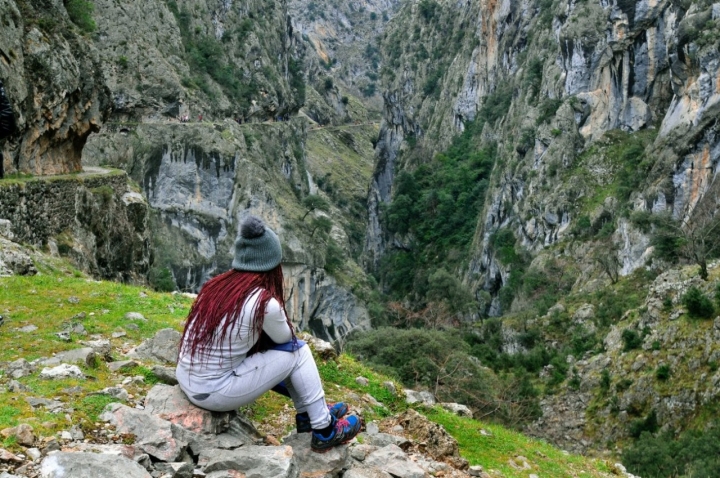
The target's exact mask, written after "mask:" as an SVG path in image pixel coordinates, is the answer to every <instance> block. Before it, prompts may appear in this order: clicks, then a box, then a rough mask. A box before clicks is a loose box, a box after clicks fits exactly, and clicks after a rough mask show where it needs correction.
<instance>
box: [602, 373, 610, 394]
mask: <svg viewBox="0 0 720 478" xmlns="http://www.w3.org/2000/svg"><path fill="white" fill-rule="evenodd" d="M600 389H601V390H603V391H605V392H607V391H608V390H610V372H609V371H608V369H606V368H604V369H603V370H602V372H600Z"/></svg>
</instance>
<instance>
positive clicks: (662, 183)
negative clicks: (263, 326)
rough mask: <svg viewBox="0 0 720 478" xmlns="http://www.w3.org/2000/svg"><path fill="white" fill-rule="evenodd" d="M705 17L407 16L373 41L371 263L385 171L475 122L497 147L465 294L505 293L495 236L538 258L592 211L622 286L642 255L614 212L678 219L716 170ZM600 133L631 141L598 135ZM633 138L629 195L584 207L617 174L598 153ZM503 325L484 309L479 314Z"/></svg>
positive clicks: (559, 12) (607, 8)
mask: <svg viewBox="0 0 720 478" xmlns="http://www.w3.org/2000/svg"><path fill="white" fill-rule="evenodd" d="M713 12H715V13H713ZM718 12H720V10H718V8H717V7H713V6H712V5H710V4H708V3H704V2H692V3H687V4H683V5H678V4H675V3H672V2H650V3H648V2H644V1H639V2H629V3H628V2H624V3H622V2H619V3H608V2H584V3H581V2H569V3H568V2H562V1H555V2H516V1H512V0H507V1H503V2H477V3H462V4H457V3H456V2H443V1H441V2H436V1H433V0H427V1H422V2H419V3H408V4H406V5H404V6H403V8H402V10H401V11H400V12H399V13H398V15H397V16H396V17H395V19H394V20H393V22H392V25H391V26H390V28H388V29H387V31H386V33H385V34H384V36H383V40H382V46H383V53H384V56H383V58H384V61H385V62H384V65H383V79H384V80H385V82H386V84H385V86H386V88H385V92H384V97H385V113H384V120H383V125H382V128H381V134H380V138H379V141H378V149H377V153H378V158H379V159H378V163H377V166H376V169H375V172H374V175H373V182H372V186H371V191H370V195H369V207H370V226H369V229H368V234H367V241H366V251H367V255H368V258H369V263H370V264H377V261H378V258H379V257H381V256H382V255H383V252H384V251H385V250H386V248H387V247H388V243H389V241H390V243H391V242H392V240H393V238H392V236H391V235H389V234H388V233H387V232H385V231H383V228H382V227H381V224H380V219H379V217H380V210H379V205H381V204H386V203H388V202H389V201H390V200H391V198H392V191H393V178H394V175H395V173H396V171H397V170H402V169H403V168H406V169H407V168H410V169H412V168H413V167H415V166H413V164H417V163H418V162H422V161H426V160H427V158H429V157H431V156H432V155H433V154H434V153H435V152H438V151H441V150H442V149H443V148H445V147H447V145H448V144H449V141H450V139H451V138H452V137H453V136H455V135H457V134H459V133H460V132H461V131H463V130H464V129H465V127H466V125H467V124H468V123H469V122H476V123H477V122H480V123H482V124H484V125H485V128H484V130H483V131H482V134H481V135H480V137H479V139H478V140H479V141H480V142H481V143H482V142H484V143H485V144H490V143H492V144H496V145H497V152H498V153H497V154H498V158H497V165H496V167H495V171H494V172H493V180H492V185H491V190H490V193H489V196H488V199H487V201H486V209H485V210H484V211H478V216H479V223H478V227H477V233H476V240H475V245H474V246H473V251H472V254H471V259H470V261H469V264H467V266H466V267H465V268H464V271H458V272H459V273H462V274H464V275H465V277H466V280H467V281H469V282H470V283H471V284H472V285H473V286H474V287H476V288H477V289H478V290H480V289H485V290H488V291H491V292H492V293H494V294H495V293H497V291H499V290H500V289H501V288H502V287H503V286H505V285H506V284H507V279H508V275H509V269H508V267H507V265H503V264H502V263H500V262H498V260H497V258H496V257H495V254H494V251H493V250H492V247H491V245H490V241H489V239H490V236H491V234H493V233H494V232H496V231H498V230H499V229H501V228H509V229H510V230H511V231H512V232H513V233H514V235H515V237H516V238H517V240H518V241H519V243H520V244H522V247H524V248H525V249H528V250H530V251H533V252H534V253H539V252H541V251H543V250H544V249H545V248H547V247H548V246H551V245H553V244H555V243H558V242H559V241H563V240H567V239H570V238H572V237H575V236H576V234H575V235H574V234H573V233H572V231H573V230H574V228H575V227H576V225H577V220H578V219H579V218H581V217H583V216H589V217H590V218H591V219H594V218H597V217H599V216H601V215H602V214H603V211H605V213H606V214H608V215H609V216H611V217H612V218H613V221H614V224H615V230H616V231H617V232H616V236H615V240H614V242H615V244H616V246H617V248H618V249H619V250H620V251H619V253H618V254H619V255H618V257H619V260H621V261H622V262H623V264H624V266H623V269H622V273H623V274H628V273H630V272H632V270H634V269H635V268H637V267H638V266H639V265H641V264H642V263H643V260H642V259H641V258H642V257H643V255H644V254H646V253H647V251H646V250H645V249H646V248H645V247H642V244H644V245H645V246H647V243H648V241H647V239H646V238H645V239H643V238H641V237H640V236H642V234H641V233H640V232H639V231H637V230H634V229H633V226H632V225H630V224H628V223H627V222H623V221H622V220H621V219H619V213H620V209H622V207H624V205H623V204H622V203H624V201H629V202H630V203H631V207H630V209H631V210H635V211H642V210H652V211H654V212H656V213H659V212H662V211H671V212H672V213H673V214H674V215H675V216H676V217H680V218H682V217H687V215H688V214H690V213H691V212H692V209H693V207H694V205H695V204H696V203H697V201H698V200H699V198H701V197H702V196H703V194H704V193H705V192H706V191H707V190H708V188H709V186H710V184H711V183H712V178H713V177H714V175H715V174H716V172H717V170H718V159H719V158H720V156H719V155H718V153H717V151H716V150H717V139H716V137H717V135H716V131H715V126H714V125H715V122H716V119H717V108H718V106H717V105H718V98H720V96H718V92H719V91H720V90H719V89H718V88H719V86H718V77H719V76H718V73H719V72H718V64H719V62H718V58H717V52H716V49H715V48H714V46H715V43H714V41H715V40H714V39H715V38H716V36H714V33H713V32H715V28H716V26H715V25H716V22H715V18H716V16H717V15H718V14H719V13H718ZM448 26H451V28H448ZM613 130H621V131H623V132H627V133H631V134H630V135H629V136H622V134H621V135H619V136H611V137H607V136H605V134H606V133H607V132H609V131H613ZM644 131H650V133H648V134H647V136H643V137H642V138H643V140H642V141H641V143H642V144H639V145H638V147H639V148H640V149H639V151H638V152H637V154H635V156H634V157H633V158H630V159H629V161H635V165H636V168H635V170H636V171H637V172H638V173H639V175H640V178H638V181H636V183H635V184H633V185H632V187H631V189H632V191H631V192H629V193H628V194H627V195H626V196H625V197H622V198H619V197H617V195H618V194H617V192H616V191H614V190H611V191H609V192H607V193H606V196H605V197H595V196H597V195H598V191H599V189H601V188H604V187H608V186H611V185H612V184H613V182H614V181H616V179H617V175H618V174H621V173H620V171H621V165H619V164H618V163H617V159H618V158H617V157H613V155H614V154H618V151H617V150H613V151H609V150H607V146H608V145H611V144H619V143H623V142H624V141H631V140H628V139H627V138H633V140H634V138H635V135H634V133H638V132H639V133H642V132H644ZM407 138H411V139H412V144H415V143H417V146H416V147H414V148H413V147H409V144H411V143H409V142H408V141H407ZM623 144H625V143H623ZM594 145H600V148H601V149H602V148H605V150H604V151H602V152H599V151H597V150H596V149H594ZM602 145H605V146H602ZM405 150H408V154H404V156H403V152H404V151H405ZM413 151H415V153H413ZM417 151H420V153H418V152H417ZM413 154H414V156H413ZM418 155H419V156H418ZM418 157H420V159H418ZM403 158H404V159H403ZM423 158H424V159H423ZM623 174H624V173H623ZM611 189H612V188H611ZM591 198H592V199H591ZM603 200H607V201H608V202H607V203H606V204H605V206H604V207H596V206H597V202H598V201H599V202H600V203H602V202H603ZM591 203H594V204H595V205H594V206H593V205H592V204H591ZM628 234H631V235H633V236H635V237H636V240H635V241H634V243H633V244H629V243H627V241H624V240H623V237H625V238H627V237H628ZM478 278H479V279H478ZM501 310H502V308H501V306H500V304H499V302H498V301H497V300H495V301H494V302H493V305H492V306H491V307H490V309H488V311H490V312H491V313H492V314H499V313H501Z"/></svg>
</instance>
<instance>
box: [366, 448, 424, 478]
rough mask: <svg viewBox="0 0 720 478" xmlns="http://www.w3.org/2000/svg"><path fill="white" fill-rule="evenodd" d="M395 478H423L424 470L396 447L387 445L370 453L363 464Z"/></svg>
mask: <svg viewBox="0 0 720 478" xmlns="http://www.w3.org/2000/svg"><path fill="white" fill-rule="evenodd" d="M364 465H365V466H367V467H374V468H377V469H379V470H382V471H384V472H386V473H389V474H391V475H392V476H394V477H397V478H425V470H423V469H422V468H420V467H419V466H417V465H416V464H415V463H414V462H412V461H410V459H409V458H408V457H407V455H406V454H405V453H404V452H403V451H402V450H401V449H400V447H398V446H396V445H388V446H386V447H384V448H380V449H379V450H377V451H375V452H373V453H371V454H370V455H369V456H368V457H367V458H366V459H365V462H364Z"/></svg>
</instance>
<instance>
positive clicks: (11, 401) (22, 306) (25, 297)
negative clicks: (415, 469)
mask: <svg viewBox="0 0 720 478" xmlns="http://www.w3.org/2000/svg"><path fill="white" fill-rule="evenodd" d="M36 263H37V265H38V269H39V270H40V273H39V274H38V275H37V276H33V277H19V276H13V277H3V278H0V313H1V314H2V315H3V316H4V318H5V322H4V324H3V325H2V327H1V328H0V341H1V342H2V344H3V347H1V348H0V362H3V363H4V365H5V366H6V365H7V363H8V362H12V361H15V360H18V359H23V358H24V359H26V360H28V361H32V360H35V359H38V358H41V357H50V356H52V355H53V354H56V353H59V352H62V351H65V350H70V349H74V348H78V347H81V346H82V345H81V343H80V342H81V341H85V340H92V339H98V338H106V339H110V340H111V343H112V347H113V352H112V353H111V355H112V356H113V359H116V360H121V359H123V356H122V352H124V351H126V350H128V349H130V348H131V347H133V346H136V345H139V344H140V343H141V342H142V340H144V339H145V338H148V337H150V336H152V335H153V334H154V333H155V332H156V331H158V330H160V329H163V328H168V327H170V328H175V329H177V330H181V328H182V323H183V320H184V318H185V316H186V314H187V311H188V308H189V306H190V304H191V301H192V299H190V298H188V297H185V296H183V295H177V294H176V295H173V294H164V293H156V292H153V291H150V290H147V289H144V288H140V287H133V286H126V285H121V284H117V283H113V282H102V281H95V280H92V279H89V278H87V277H85V276H84V275H83V274H81V273H79V272H78V271H76V270H74V269H72V268H71V267H69V266H67V265H66V264H65V263H62V262H58V261H53V260H47V259H45V258H43V259H42V261H37V260H36ZM128 312H139V313H141V314H142V315H143V316H144V317H145V318H146V319H147V321H146V322H145V321H136V320H128V319H125V314H127V313H128ZM133 324H134V325H133ZM34 327H36V329H33V328H34ZM83 329H84V331H85V333H83ZM63 331H70V332H69V337H70V341H66V340H63V339H62V338H61V337H59V336H58V335H57V334H58V333H59V332H63ZM123 333H124V335H123ZM318 364H319V368H320V372H321V374H322V376H323V380H324V382H325V386H326V391H327V394H328V397H329V398H330V399H331V400H346V401H348V402H350V403H351V405H352V406H353V408H354V409H356V410H362V411H363V414H364V416H365V418H366V420H383V419H385V418H388V417H392V415H393V414H395V413H397V412H400V411H402V410H403V409H405V408H407V404H405V402H404V400H403V399H402V398H401V397H399V396H397V395H394V394H393V393H391V392H390V391H388V389H386V388H385V387H384V386H383V383H385V382H387V381H392V379H391V378H389V377H387V376H383V375H381V374H378V373H375V372H374V371H373V370H371V369H369V368H367V367H365V366H363V365H361V364H360V363H359V362H357V361H355V360H354V359H353V358H352V357H350V356H348V355H342V356H341V357H340V358H338V359H337V360H328V361H323V360H320V359H319V360H318ZM145 365H147V366H145ZM151 365H152V364H149V363H148V364H144V365H141V366H138V367H135V368H134V369H131V370H128V371H122V372H118V373H114V372H112V371H110V370H109V368H108V367H107V364H106V363H105V362H103V361H98V362H97V363H95V364H94V365H93V366H83V367H81V369H82V370H83V372H84V373H85V374H86V375H87V379H85V380H80V379H65V380H44V379H41V378H40V377H39V372H40V370H41V369H42V367H38V369H37V370H36V371H35V372H34V373H32V374H31V375H29V376H27V377H22V378H20V379H19V380H18V382H20V383H21V384H22V385H24V386H26V387H27V390H25V391H13V392H11V391H8V384H9V382H10V381H11V378H10V377H9V376H8V374H7V373H6V372H3V374H2V375H0V383H1V384H2V385H3V386H2V387H0V404H2V405H0V430H2V429H5V428H8V427H12V426H15V425H17V424H20V423H28V424H30V425H31V426H32V427H33V429H34V431H35V433H36V434H37V435H38V436H39V437H40V438H43V437H50V436H53V435H56V434H57V433H58V432H60V431H62V430H65V429H67V428H69V426H70V423H71V422H72V423H74V424H78V425H80V426H81V428H82V429H83V431H84V432H85V433H86V437H87V438H90V439H91V440H95V439H98V438H99V434H98V433H97V428H98V426H97V424H96V420H97V415H98V414H99V413H100V411H101V410H102V409H103V407H104V406H105V405H106V404H107V403H110V402H113V401H117V400H116V399H113V398H112V397H109V396H107V395H99V394H94V393H95V392H98V391H100V390H102V389H104V388H106V387H110V386H114V385H117V384H118V383H120V382H122V381H123V379H125V378H126V377H133V376H143V377H144V378H145V380H144V382H140V381H137V382H133V383H130V384H127V385H126V387H125V388H126V390H128V392H129V393H130V398H129V401H130V402H132V403H142V400H143V398H144V396H145V393H146V392H147V390H148V389H149V388H150V387H151V386H152V385H153V384H154V383H156V381H157V378H156V377H155V376H154V375H153V373H152V372H151V371H150V369H149V366H151ZM5 366H3V369H5V368H6V367H5ZM358 376H364V377H366V378H368V379H369V381H370V384H369V385H368V386H361V385H358V384H357V383H356V381H355V378H356V377H358ZM370 396H371V397H372V398H371V397H370ZM28 397H37V398H46V399H51V400H58V401H60V402H63V411H61V412H57V413H52V412H48V411H40V410H45V409H43V408H38V409H37V410H33V409H32V408H31V407H30V405H29V404H28V402H27V401H26V398H28ZM373 398H374V399H377V400H378V401H379V402H381V403H377V402H373V400H372V399H373ZM132 403H130V404H131V405H132ZM422 411H423V413H426V414H427V416H428V417H429V418H430V419H431V420H433V421H435V422H437V423H440V424H442V425H444V426H445V427H446V429H447V430H448V431H449V432H450V433H451V434H452V435H453V436H454V437H455V438H456V439H457V440H458V442H459V443H460V448H461V453H462V455H463V456H464V457H465V458H467V459H468V460H469V462H470V464H471V465H477V464H479V465H482V466H483V467H484V468H485V469H486V470H497V471H499V472H500V473H502V475H501V476H506V477H515V476H517V477H521V476H522V477H526V476H527V474H528V473H529V472H530V473H539V474H540V475H541V476H554V477H561V476H577V474H578V473H583V476H593V477H594V476H598V477H600V476H608V475H607V473H608V472H609V470H610V467H609V466H608V465H607V464H606V463H604V462H601V461H595V460H589V459H586V458H583V457H579V456H573V455H569V454H567V453H564V452H562V451H560V450H558V449H556V448H553V447H551V446H550V445H548V444H546V443H543V442H540V441H536V440H531V439H528V438H526V437H524V436H522V435H520V434H518V433H515V432H511V431H508V430H505V429H503V428H502V427H498V426H494V425H490V424H487V423H482V422H478V421H475V420H469V419H461V418H458V417H456V416H454V415H451V414H449V413H447V412H445V411H442V410H441V409H433V410H422ZM244 412H245V413H247V414H248V415H249V416H250V417H251V418H252V419H253V420H254V422H255V423H256V425H257V426H258V428H259V429H260V430H261V431H263V432H264V433H267V434H273V435H276V436H282V435H283V434H284V433H285V432H286V431H287V430H288V429H289V428H290V427H291V426H292V425H293V421H294V420H293V417H294V413H293V411H292V409H291V407H290V404H289V402H288V401H287V400H286V399H285V398H283V397H280V396H279V395H274V394H266V395H265V396H263V397H262V398H261V399H260V400H258V401H257V402H256V403H255V404H254V405H252V406H250V407H247V409H245V410H244ZM1 446H2V447H3V448H6V449H9V450H11V451H15V452H20V451H22V447H21V446H20V445H19V444H17V443H16V439H15V437H13V436H10V437H7V438H4V439H3V442H2V445H1ZM518 455H520V456H524V457H526V458H527V461H528V464H529V466H531V469H526V470H521V469H519V468H518V465H517V464H516V465H513V464H511V463H510V461H511V460H514V461H516V462H517V461H518V460H517V459H516V458H515V457H517V456H518Z"/></svg>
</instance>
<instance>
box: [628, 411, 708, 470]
mask: <svg viewBox="0 0 720 478" xmlns="http://www.w3.org/2000/svg"><path fill="white" fill-rule="evenodd" d="M718 425H719V424H718V423H717V422H715V423H713V424H711V426H710V427H708V428H706V429H705V430H702V431H700V430H698V431H694V430H691V431H687V432H685V433H683V434H682V435H681V436H680V438H679V439H675V438H674V437H673V435H672V433H671V432H668V433H663V434H660V435H657V436H653V434H652V433H650V432H648V431H644V432H642V433H641V434H640V438H639V439H638V440H637V441H636V442H635V443H633V444H631V445H630V446H628V447H626V448H625V450H624V451H623V454H622V462H623V464H624V465H625V466H626V467H627V468H628V471H630V472H631V473H634V474H637V475H640V476H642V477H643V478H666V477H669V476H683V477H688V478H705V477H709V476H717V470H720V427H718Z"/></svg>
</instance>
